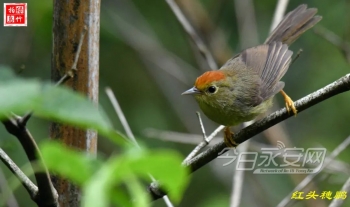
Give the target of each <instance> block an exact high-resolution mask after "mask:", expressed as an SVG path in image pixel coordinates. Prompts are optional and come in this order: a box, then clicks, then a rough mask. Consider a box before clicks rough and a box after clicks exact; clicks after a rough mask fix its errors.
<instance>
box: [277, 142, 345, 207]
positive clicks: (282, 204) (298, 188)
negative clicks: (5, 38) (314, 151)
mask: <svg viewBox="0 0 350 207" xmlns="http://www.w3.org/2000/svg"><path fill="white" fill-rule="evenodd" d="M349 145H350V136H349V137H347V138H346V139H345V140H344V141H343V142H342V143H340V144H339V145H338V146H337V147H336V148H335V149H334V150H333V152H332V153H331V154H330V155H329V158H330V159H328V160H326V161H325V162H324V164H323V165H322V167H321V169H320V170H319V171H318V172H317V173H313V174H309V175H308V176H307V177H306V178H304V180H303V181H301V182H300V183H299V184H298V185H297V186H296V187H295V188H294V189H293V190H292V192H291V193H289V194H288V195H287V196H286V197H285V198H284V199H283V200H282V201H281V202H280V203H279V204H278V205H277V207H285V206H287V205H288V204H289V203H290V202H291V201H293V200H292V199H290V198H291V196H292V194H293V192H295V191H302V190H303V189H304V188H305V187H306V186H307V185H308V184H309V183H310V182H311V181H312V180H313V179H314V178H315V177H316V176H317V175H318V174H319V173H320V172H321V171H322V170H323V169H324V168H325V167H326V166H328V165H329V164H330V163H331V162H332V161H333V160H334V158H336V157H337V156H338V155H339V154H340V153H341V152H342V151H343V150H344V149H346V148H347V147H348V146H349Z"/></svg>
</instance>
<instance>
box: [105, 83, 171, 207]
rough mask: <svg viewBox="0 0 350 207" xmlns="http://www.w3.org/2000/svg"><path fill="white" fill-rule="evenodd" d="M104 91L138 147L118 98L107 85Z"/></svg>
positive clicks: (168, 206) (167, 201)
mask: <svg viewBox="0 0 350 207" xmlns="http://www.w3.org/2000/svg"><path fill="white" fill-rule="evenodd" d="M105 91H106V94H107V96H108V98H109V100H110V101H111V103H112V105H113V107H114V110H115V111H116V113H117V116H118V117H119V120H120V122H121V123H122V125H123V127H124V130H125V131H126V134H127V136H128V137H129V138H130V139H131V140H132V142H133V143H134V145H135V146H136V147H137V148H140V145H139V143H137V140H136V139H135V136H134V133H132V131H131V128H130V126H129V123H128V121H127V120H126V118H125V115H124V113H123V110H122V109H121V107H120V105H119V103H118V100H117V98H116V97H115V95H114V93H113V91H112V89H110V88H109V87H107V88H106V89H105ZM149 176H150V178H151V180H152V182H156V179H155V178H154V177H153V176H152V175H149ZM163 200H164V202H165V204H166V206H167V207H173V206H174V205H173V204H172V203H171V201H170V199H169V198H168V196H164V197H163Z"/></svg>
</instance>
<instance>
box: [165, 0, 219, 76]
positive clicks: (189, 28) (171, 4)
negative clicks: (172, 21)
mask: <svg viewBox="0 0 350 207" xmlns="http://www.w3.org/2000/svg"><path fill="white" fill-rule="evenodd" d="M166 2H167V3H168V5H169V7H170V8H171V10H172V11H173V12H174V14H175V16H176V18H177V19H178V20H179V22H180V23H181V25H182V27H183V28H184V29H185V31H186V32H187V34H188V35H189V36H190V37H191V39H192V40H193V42H194V43H195V44H196V46H197V47H198V50H199V51H200V53H201V54H202V55H203V56H204V57H205V59H206V60H207V62H208V65H209V67H210V68H211V69H212V70H217V69H218V66H217V64H216V62H215V59H214V57H213V55H212V54H211V52H210V50H209V49H208V47H207V46H206V45H205V44H204V42H203V40H202V39H201V38H200V37H199V35H198V34H197V33H196V31H195V30H194V28H193V27H192V25H191V24H190V23H189V21H188V20H187V18H186V17H185V15H184V14H183V12H182V11H181V9H180V7H179V6H178V5H177V4H176V2H175V1H174V0H166Z"/></svg>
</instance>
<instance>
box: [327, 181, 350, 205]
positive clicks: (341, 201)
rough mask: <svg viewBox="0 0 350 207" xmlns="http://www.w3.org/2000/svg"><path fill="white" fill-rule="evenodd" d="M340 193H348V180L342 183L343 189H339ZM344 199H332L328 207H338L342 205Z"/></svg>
mask: <svg viewBox="0 0 350 207" xmlns="http://www.w3.org/2000/svg"><path fill="white" fill-rule="evenodd" d="M341 191H343V192H349V191H350V178H348V180H347V181H346V182H345V183H344V185H343V187H342V188H341ZM343 203H344V199H333V200H332V202H331V204H329V207H340V206H341V205H343Z"/></svg>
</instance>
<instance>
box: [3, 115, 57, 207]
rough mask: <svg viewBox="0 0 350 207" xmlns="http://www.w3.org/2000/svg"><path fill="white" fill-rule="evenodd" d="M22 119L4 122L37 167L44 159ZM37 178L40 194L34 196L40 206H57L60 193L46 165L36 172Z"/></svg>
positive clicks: (32, 163) (15, 118)
mask: <svg viewBox="0 0 350 207" xmlns="http://www.w3.org/2000/svg"><path fill="white" fill-rule="evenodd" d="M21 120H22V119H21V118H20V117H14V118H10V119H7V120H3V121H2V123H3V124H4V126H5V128H6V130H7V131H8V132H9V133H10V134H12V135H13V136H15V137H17V139H18V141H19V142H20V143H21V145H22V148H23V149H24V151H25V153H26V155H27V157H28V159H29V161H30V163H31V165H32V168H33V169H35V166H34V163H36V162H37V161H38V160H40V161H41V160H42V157H41V153H40V150H39V147H38V146H37V144H36V142H35V140H34V139H33V137H32V135H31V134H30V132H29V131H28V129H27V128H26V127H25V126H23V125H21V124H20V123H21ZM4 153H5V152H4ZM2 161H4V160H2ZM7 161H8V160H7ZM4 163H5V164H6V166H9V165H10V163H7V162H4ZM10 169H11V168H10ZM23 175H24V174H23ZM35 179H36V182H37V184H38V188H39V193H37V195H38V196H36V197H34V198H35V200H34V201H35V202H36V203H37V204H38V205H39V206H41V205H43V206H45V205H46V204H47V205H48V206H57V198H58V195H57V192H56V190H55V189H54V187H53V185H52V182H51V180H50V176H49V172H48V170H47V168H46V167H45V166H44V165H43V169H42V171H41V172H37V173H35ZM29 193H31V191H29Z"/></svg>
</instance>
